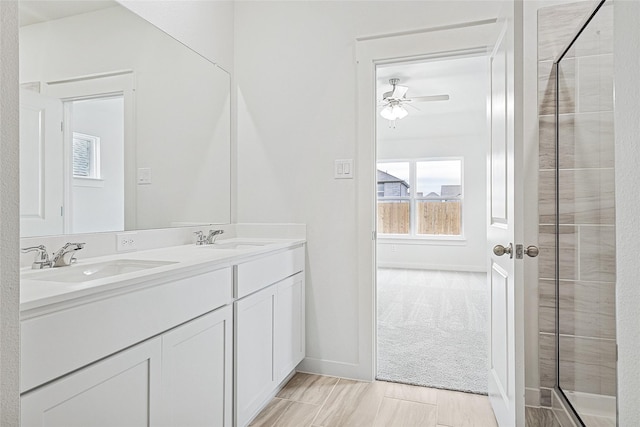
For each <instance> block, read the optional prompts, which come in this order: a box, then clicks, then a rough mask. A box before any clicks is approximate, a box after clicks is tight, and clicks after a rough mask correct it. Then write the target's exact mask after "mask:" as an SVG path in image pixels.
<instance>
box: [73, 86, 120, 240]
mask: <svg viewBox="0 0 640 427" xmlns="http://www.w3.org/2000/svg"><path fill="white" fill-rule="evenodd" d="M72 108H73V113H72V125H71V129H72V131H73V132H80V133H83V134H86V135H91V136H97V137H99V138H100V159H99V161H100V179H99V180H97V181H96V180H91V179H83V178H73V180H72V181H73V183H72V189H71V219H72V222H71V232H73V233H91V232H99V231H120V230H124V100H123V98H122V97H118V98H108V99H98V100H94V99H92V100H86V101H80V102H75V103H73V107H72Z"/></svg>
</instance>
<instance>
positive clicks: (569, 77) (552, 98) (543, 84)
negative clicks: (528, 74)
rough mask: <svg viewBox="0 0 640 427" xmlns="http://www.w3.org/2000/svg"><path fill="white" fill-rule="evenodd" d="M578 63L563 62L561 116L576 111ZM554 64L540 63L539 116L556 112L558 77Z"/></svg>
mask: <svg viewBox="0 0 640 427" xmlns="http://www.w3.org/2000/svg"><path fill="white" fill-rule="evenodd" d="M575 67H576V63H575V60H574V59H566V60H564V61H562V67H561V68H560V71H559V76H560V83H559V89H560V95H559V99H558V108H559V111H560V114H566V113H575V111H576V70H575ZM554 70H555V67H554V65H553V63H552V62H539V63H538V115H539V116H545V115H553V114H555V111H556V95H555V91H556V87H555V84H556V75H555V72H554Z"/></svg>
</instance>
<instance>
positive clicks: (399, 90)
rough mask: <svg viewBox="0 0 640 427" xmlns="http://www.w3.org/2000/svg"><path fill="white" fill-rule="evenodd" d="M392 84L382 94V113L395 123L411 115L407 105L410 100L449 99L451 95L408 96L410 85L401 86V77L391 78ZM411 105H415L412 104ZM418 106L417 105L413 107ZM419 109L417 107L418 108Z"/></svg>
mask: <svg viewBox="0 0 640 427" xmlns="http://www.w3.org/2000/svg"><path fill="white" fill-rule="evenodd" d="M389 83H390V84H391V90H390V91H389V92H385V93H383V94H382V104H381V105H382V106H383V108H382V111H380V115H381V116H382V117H384V118H385V119H387V120H390V121H392V122H394V123H395V121H396V120H399V119H403V118H405V117H407V115H409V112H408V111H407V109H406V108H404V106H405V105H410V104H409V103H410V102H430V101H448V100H449V95H430V96H416V97H414V98H407V91H408V90H409V87H408V86H401V85H399V84H398V83H400V79H397V78H393V79H389ZM411 107H413V106H412V105H411ZM413 108H416V107H413ZM416 110H417V108H416Z"/></svg>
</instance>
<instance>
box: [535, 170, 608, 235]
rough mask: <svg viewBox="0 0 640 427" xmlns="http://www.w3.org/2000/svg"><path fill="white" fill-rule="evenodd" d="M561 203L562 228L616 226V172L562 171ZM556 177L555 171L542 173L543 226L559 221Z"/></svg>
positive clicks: (541, 213) (540, 176) (559, 192)
mask: <svg viewBox="0 0 640 427" xmlns="http://www.w3.org/2000/svg"><path fill="white" fill-rule="evenodd" d="M559 173H560V178H559V184H558V199H559V201H560V206H559V213H560V218H559V222H560V224H590V225H594V224H614V223H615V211H614V208H615V202H614V179H615V178H614V172H613V169H577V170H560V171H559ZM555 176H556V172H555V171H553V170H544V171H540V172H539V186H538V192H539V197H538V199H539V207H538V210H539V214H540V224H553V222H554V220H555V208H556V200H555V193H556V189H555Z"/></svg>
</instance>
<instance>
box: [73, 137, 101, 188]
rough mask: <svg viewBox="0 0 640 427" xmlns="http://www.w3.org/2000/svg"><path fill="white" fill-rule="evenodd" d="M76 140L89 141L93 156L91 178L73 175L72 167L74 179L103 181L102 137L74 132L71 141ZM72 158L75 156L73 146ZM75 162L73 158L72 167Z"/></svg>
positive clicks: (90, 158)
mask: <svg viewBox="0 0 640 427" xmlns="http://www.w3.org/2000/svg"><path fill="white" fill-rule="evenodd" d="M75 140H83V141H88V142H89V144H90V145H91V147H92V149H91V156H90V157H89V170H90V171H91V175H89V176H80V175H75V174H73V170H74V168H73V166H72V169H71V170H72V174H73V179H82V180H84V179H86V180H102V174H101V171H100V137H99V136H95V135H87V134H85V133H80V132H72V135H71V141H72V144H73V141H75ZM71 150H72V156H73V145H72V148H71ZM73 163H74V161H73V158H72V165H73Z"/></svg>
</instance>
